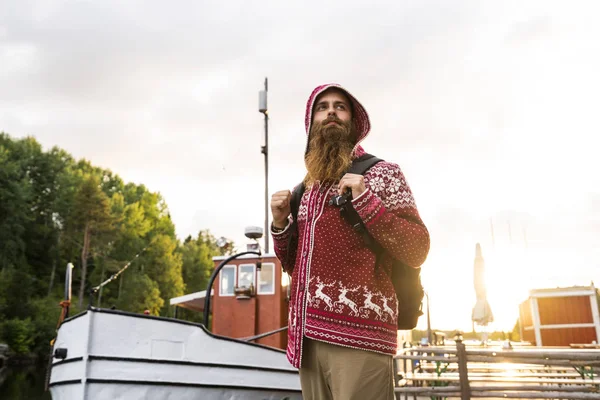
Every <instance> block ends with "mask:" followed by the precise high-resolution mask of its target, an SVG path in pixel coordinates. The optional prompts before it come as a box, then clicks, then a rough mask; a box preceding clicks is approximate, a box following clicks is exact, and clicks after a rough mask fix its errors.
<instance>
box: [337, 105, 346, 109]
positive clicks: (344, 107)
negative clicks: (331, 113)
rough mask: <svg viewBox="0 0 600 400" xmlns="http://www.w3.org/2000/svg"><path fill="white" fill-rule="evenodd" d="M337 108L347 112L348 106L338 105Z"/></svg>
mask: <svg viewBox="0 0 600 400" xmlns="http://www.w3.org/2000/svg"><path fill="white" fill-rule="evenodd" d="M337 108H338V109H340V110H345V109H346V106H344V105H343V104H338V106H337Z"/></svg>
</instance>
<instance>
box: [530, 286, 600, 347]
mask: <svg viewBox="0 0 600 400" xmlns="http://www.w3.org/2000/svg"><path fill="white" fill-rule="evenodd" d="M599 298H600V297H599V293H598V290H597V289H596V288H595V287H594V286H593V285H592V286H585V287H582V286H577V287H568V288H555V289H537V290H532V291H530V293H529V298H528V299H527V300H526V301H524V302H523V303H521V304H520V306H519V320H520V325H521V339H522V340H524V341H528V342H531V343H533V344H535V345H536V346H571V345H585V344H598V343H600V315H599V312H598V309H599Z"/></svg>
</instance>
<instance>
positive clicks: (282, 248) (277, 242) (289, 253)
mask: <svg viewBox="0 0 600 400" xmlns="http://www.w3.org/2000/svg"><path fill="white" fill-rule="evenodd" d="M291 226H292V217H291V216H290V217H289V218H288V224H287V226H286V227H285V229H284V230H283V231H280V232H275V231H274V230H273V227H271V237H272V238H273V247H274V250H275V255H276V256H277V258H278V259H279V261H280V262H281V267H282V268H283V270H284V271H285V272H287V273H288V274H291V273H292V270H293V269H294V263H295V262H296V247H297V246H293V248H292V249H289V248H288V242H289V239H290V236H291V235H292V229H291Z"/></svg>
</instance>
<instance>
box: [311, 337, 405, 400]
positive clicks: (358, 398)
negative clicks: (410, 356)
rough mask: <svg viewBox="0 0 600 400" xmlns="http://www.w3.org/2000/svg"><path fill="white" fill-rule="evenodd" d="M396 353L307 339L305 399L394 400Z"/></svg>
mask: <svg viewBox="0 0 600 400" xmlns="http://www.w3.org/2000/svg"><path fill="white" fill-rule="evenodd" d="M393 374H394V368H393V359H392V356H388V355H385V354H379V353H374V352H372V351H366V350H358V349H351V348H348V347H342V346H336V345H333V344H329V343H324V342H319V341H316V340H311V339H308V338H304V347H303V352H302V366H301V367H300V385H301V386H302V398H303V399H304V400H394V378H393Z"/></svg>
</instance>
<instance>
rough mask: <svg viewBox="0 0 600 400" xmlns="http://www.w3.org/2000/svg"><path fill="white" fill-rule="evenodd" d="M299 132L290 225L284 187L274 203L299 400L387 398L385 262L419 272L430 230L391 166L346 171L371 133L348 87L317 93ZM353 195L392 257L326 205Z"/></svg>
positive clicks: (389, 338)
mask: <svg viewBox="0 0 600 400" xmlns="http://www.w3.org/2000/svg"><path fill="white" fill-rule="evenodd" d="M305 127H306V133H307V146H306V149H305V163H306V169H307V173H306V177H305V178H304V181H303V184H304V188H305V191H304V193H303V195H302V197H301V200H300V203H299V209H298V214H297V218H296V219H297V221H294V218H293V216H292V213H291V204H290V203H291V200H292V193H291V192H290V191H289V190H282V191H278V192H276V193H275V194H273V196H272V198H271V212H272V215H273V223H272V225H271V234H272V237H273V241H274V245H275V246H274V248H275V253H276V255H277V257H278V258H279V260H280V261H281V263H282V266H283V269H284V270H285V271H286V272H287V273H289V274H291V275H292V286H291V297H290V303H289V319H288V346H287V357H288V360H289V361H290V363H291V364H292V365H293V366H295V367H296V368H299V372H300V382H301V386H302V395H303V398H304V399H319V400H323V399H332V400H338V399H340V400H342V399H343V400H349V399H361V400H368V399H377V400H386V399H390V400H391V399H394V392H393V390H394V389H393V388H394V377H393V371H394V369H393V356H394V355H395V354H396V351H397V345H398V344H397V325H396V321H397V318H398V304H397V299H396V295H395V292H394V287H393V285H392V282H391V278H390V277H391V269H392V258H391V257H393V258H395V259H397V260H400V261H401V262H403V263H404V264H405V265H408V266H409V267H413V268H418V267H420V266H421V265H422V264H423V262H424V261H425V258H426V257H427V253H428V251H429V233H428V231H427V228H426V227H425V225H424V223H423V221H422V220H421V218H420V216H419V212H418V211H417V207H416V205H415V201H414V198H413V195H412V192H411V190H410V188H409V186H408V184H407V183H406V179H405V178H404V175H403V173H402V171H401V170H400V167H399V166H398V165H397V164H393V163H390V162H386V161H381V162H379V163H377V164H375V165H374V166H372V167H371V168H370V169H369V170H368V171H367V172H365V174H364V175H358V174H352V173H347V171H348V170H349V168H350V166H351V165H352V162H353V160H356V159H357V158H359V157H360V156H362V155H364V154H365V151H364V150H363V148H362V147H361V145H360V143H361V142H362V141H363V140H364V139H365V138H366V137H367V135H368V133H369V131H370V127H371V124H370V121H369V116H368V114H367V112H366V110H365V108H364V107H363V106H362V105H361V104H360V103H359V102H358V100H356V98H355V97H354V96H352V95H351V94H350V93H349V92H348V91H347V90H345V89H344V88H342V87H341V86H340V85H337V84H327V85H322V86H318V87H317V88H316V89H314V90H313V92H312V94H311V95H310V97H309V99H308V102H307V105H306V115H305ZM350 192H351V199H352V200H351V203H352V205H353V207H354V209H355V210H356V212H357V213H358V215H359V216H360V218H361V220H362V222H363V223H364V226H365V227H366V229H367V230H368V233H369V234H370V235H371V236H372V237H373V238H374V239H375V240H376V241H377V242H378V243H379V244H380V245H381V247H383V248H384V250H385V251H386V254H388V255H389V256H384V257H382V259H380V260H378V259H377V257H376V255H375V254H374V252H373V251H371V250H370V249H369V248H368V247H367V245H366V244H365V243H364V241H363V240H362V238H361V236H360V235H359V234H358V233H357V232H356V231H355V230H353V229H352V227H351V226H350V225H349V224H348V223H346V221H344V220H343V219H342V217H341V216H340V213H339V209H338V208H337V207H336V206H335V205H334V204H331V203H330V199H331V197H332V196H335V195H343V194H345V193H350ZM293 222H295V223H293ZM296 230H297V231H296ZM293 234H296V235H297V236H296V237H297V240H296V241H295V242H294V241H290V240H289V239H290V235H293ZM290 243H294V244H293V245H290Z"/></svg>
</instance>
